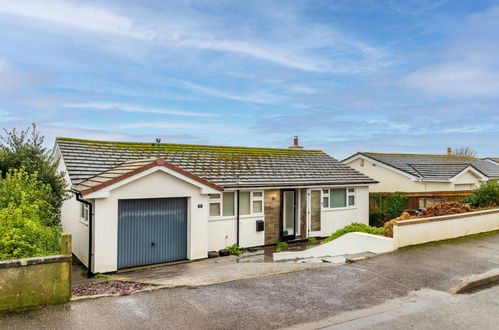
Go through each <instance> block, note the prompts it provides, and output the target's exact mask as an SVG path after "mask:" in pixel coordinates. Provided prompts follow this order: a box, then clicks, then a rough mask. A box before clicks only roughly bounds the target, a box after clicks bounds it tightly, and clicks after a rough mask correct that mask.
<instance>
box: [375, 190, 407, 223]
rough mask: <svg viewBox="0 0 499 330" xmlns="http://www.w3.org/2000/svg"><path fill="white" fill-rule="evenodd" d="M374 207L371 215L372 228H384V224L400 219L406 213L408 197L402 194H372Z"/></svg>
mask: <svg viewBox="0 0 499 330" xmlns="http://www.w3.org/2000/svg"><path fill="white" fill-rule="evenodd" d="M371 198H372V200H373V201H374V207H373V209H372V210H371V212H370V214H369V224H370V225H371V226H376V227H378V226H382V225H383V223H385V222H386V221H389V220H391V219H394V218H397V217H399V216H400V215H401V214H402V212H404V209H405V205H406V203H407V195H406V194H405V193H402V192H395V193H393V194H389V195H387V194H380V193H372V194H371Z"/></svg>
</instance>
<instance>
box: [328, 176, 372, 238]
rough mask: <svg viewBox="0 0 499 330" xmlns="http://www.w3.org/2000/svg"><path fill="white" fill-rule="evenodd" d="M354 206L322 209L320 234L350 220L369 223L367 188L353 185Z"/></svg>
mask: <svg viewBox="0 0 499 330" xmlns="http://www.w3.org/2000/svg"><path fill="white" fill-rule="evenodd" d="M355 204H356V205H355V207H353V208H344V209H322V228H321V234H320V236H330V235H331V234H332V233H334V232H335V231H337V230H338V229H341V228H343V227H345V226H348V225H349V224H351V223H352V222H360V223H364V224H366V225H368V224H369V188H368V186H365V187H355Z"/></svg>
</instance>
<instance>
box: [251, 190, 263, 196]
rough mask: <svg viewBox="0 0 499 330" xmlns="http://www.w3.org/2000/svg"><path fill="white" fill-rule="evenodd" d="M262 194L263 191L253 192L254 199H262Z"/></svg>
mask: <svg viewBox="0 0 499 330" xmlns="http://www.w3.org/2000/svg"><path fill="white" fill-rule="evenodd" d="M262 196H263V195H262V192H261V191H254V192H253V197H262Z"/></svg>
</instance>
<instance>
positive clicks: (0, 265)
mask: <svg viewBox="0 0 499 330" xmlns="http://www.w3.org/2000/svg"><path fill="white" fill-rule="evenodd" d="M56 262H71V256H64V255H55V256H47V257H34V258H24V259H14V260H4V261H0V269H4V268H13V267H24V266H29V265H40V264H52V263H56Z"/></svg>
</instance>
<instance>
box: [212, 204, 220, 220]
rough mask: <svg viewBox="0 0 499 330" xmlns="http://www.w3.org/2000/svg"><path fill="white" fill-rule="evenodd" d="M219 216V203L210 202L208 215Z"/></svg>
mask: <svg viewBox="0 0 499 330" xmlns="http://www.w3.org/2000/svg"><path fill="white" fill-rule="evenodd" d="M218 216H220V203H210V217H218Z"/></svg>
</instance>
